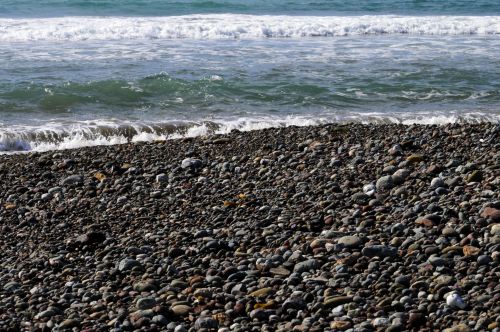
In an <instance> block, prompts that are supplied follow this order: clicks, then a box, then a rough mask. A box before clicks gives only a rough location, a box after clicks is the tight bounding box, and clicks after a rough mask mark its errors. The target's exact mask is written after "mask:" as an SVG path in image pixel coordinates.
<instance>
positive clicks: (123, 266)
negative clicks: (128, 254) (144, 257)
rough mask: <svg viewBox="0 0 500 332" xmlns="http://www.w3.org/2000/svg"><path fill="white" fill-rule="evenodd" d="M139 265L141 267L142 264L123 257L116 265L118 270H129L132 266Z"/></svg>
mask: <svg viewBox="0 0 500 332" xmlns="http://www.w3.org/2000/svg"><path fill="white" fill-rule="evenodd" d="M136 266H139V267H142V264H141V263H140V262H138V261H136V260H135V259H129V258H125V259H122V260H121V261H120V264H119V265H118V270H119V271H129V270H132V269H133V268H134V267H136Z"/></svg>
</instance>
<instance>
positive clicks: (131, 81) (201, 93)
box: [0, 0, 500, 151]
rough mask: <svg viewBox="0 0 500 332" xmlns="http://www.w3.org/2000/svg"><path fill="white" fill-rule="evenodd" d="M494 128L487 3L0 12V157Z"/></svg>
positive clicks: (167, 3) (496, 36) (495, 58)
mask: <svg viewBox="0 0 500 332" xmlns="http://www.w3.org/2000/svg"><path fill="white" fill-rule="evenodd" d="M350 121H355V122H364V123H392V122H394V123H428V124H434V123H437V124H439V123H448V122H457V121H460V122H478V121H493V122H499V121H500V2H499V1H491V0H489V1H486V0H479V1H437V0H434V1H390V0H384V1H369V0H361V1H337V0H315V1H311V0H310V1H306V0H289V1H286V0H281V1H278V0H266V1H259V0H245V1H244V0H214V1H187V0H177V1H171V0H161V1H160V0H121V1H119V0H93V1H92V0H91V1H88V0H39V1H34V0H16V1H14V0H0V150H1V151H26V150H48V149H61V148H72V147H79V146H85V145H98V144H116V143H125V142H130V141H142V140H146V141H147V140H156V139H166V138H172V137H179V136H195V135H203V134H210V133H224V132H228V131H230V130H233V129H240V130H251V129H258V128H266V127H271V126H284V125H308V124H319V123H326V122H350Z"/></svg>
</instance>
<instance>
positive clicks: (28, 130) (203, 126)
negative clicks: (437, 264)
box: [0, 112, 500, 153]
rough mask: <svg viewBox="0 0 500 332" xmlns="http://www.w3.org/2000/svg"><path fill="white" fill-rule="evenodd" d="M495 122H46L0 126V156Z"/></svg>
mask: <svg viewBox="0 0 500 332" xmlns="http://www.w3.org/2000/svg"><path fill="white" fill-rule="evenodd" d="M332 122H337V123H347V122H357V123H365V124H368V123H376V124H387V123H399V124H405V125H410V124H426V125H432V124H437V125H440V124H447V123H457V122H458V123H478V122H493V123H500V114H484V113H479V112H478V113H465V114H461V113H454V114H439V113H434V114H431V113H428V114H423V113H422V114H413V115H408V114H383V113H376V112H372V113H363V114H357V113H351V114H346V115H342V116H335V117H331V116H330V117H328V116H324V117H316V118H312V117H304V116H288V117H285V118H239V119H233V120H211V121H192V122H188V121H171V122H164V123H134V122H126V121H118V120H95V121H81V122H78V123H74V124H71V125H67V124H62V123H57V122H53V123H47V124H44V125H41V126H1V127H0V153H13V152H14V153H15V152H26V151H49V150H64V149H73V148H80V147H84V146H97V145H114V144H123V143H128V142H151V141H157V140H166V139H175V138H182V137H196V136H204V135H211V134H226V133H229V132H231V131H232V130H240V131H251V130H259V129H266V128H273V127H287V126H311V125H320V124H326V123H332Z"/></svg>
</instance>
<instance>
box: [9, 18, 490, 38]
mask: <svg viewBox="0 0 500 332" xmlns="http://www.w3.org/2000/svg"><path fill="white" fill-rule="evenodd" d="M380 34H409V35H496V34H500V16H395V15H365V16H270V15H242V14H207V15H184V16H166V17H76V16H75V17H58V18H31V19H0V42H23V41H82V40H137V39H261V38H304V37H337V36H351V35H380Z"/></svg>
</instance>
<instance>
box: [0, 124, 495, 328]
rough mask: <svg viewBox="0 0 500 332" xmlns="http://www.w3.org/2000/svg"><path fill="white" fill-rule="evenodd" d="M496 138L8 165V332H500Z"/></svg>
mask: <svg viewBox="0 0 500 332" xmlns="http://www.w3.org/2000/svg"><path fill="white" fill-rule="evenodd" d="M499 175H500V126H499V125H498V124H494V123H480V124H447V125H442V126H435V125H434V126H428V125H410V126H403V125H375V124H372V125H363V124H327V125H320V126H312V127H293V126H292V127H286V128H271V129H264V130H257V131H250V132H240V131H237V130H235V131H232V132H230V133H229V134H225V135H214V136H204V137H196V138H183V139H175V140H166V141H157V142H150V143H133V144H132V143H130V144H122V145H112V146H100V147H99V146H98V147H86V148H79V149H73V150H62V151H49V152H43V153H39V152H32V153H27V154H17V155H3V156H0V188H1V189H0V252H1V258H0V330H1V331H115V332H119V331H175V332H182V331H219V332H224V331H443V330H444V331H448V332H452V331H455V332H463V331H499V330H500V326H499V324H500V306H499V303H500V286H499V276H500V268H499V261H500V191H499V190H498V188H499V185H500V177H499Z"/></svg>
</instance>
